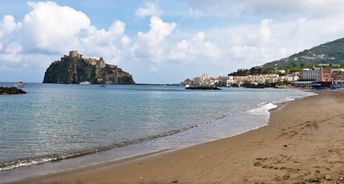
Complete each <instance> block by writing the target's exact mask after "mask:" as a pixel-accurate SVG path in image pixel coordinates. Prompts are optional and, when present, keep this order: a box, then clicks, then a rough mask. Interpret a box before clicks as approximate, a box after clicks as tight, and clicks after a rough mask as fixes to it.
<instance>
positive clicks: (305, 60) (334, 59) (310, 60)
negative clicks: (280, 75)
mask: <svg viewBox="0 0 344 184" xmlns="http://www.w3.org/2000/svg"><path fill="white" fill-rule="evenodd" d="M318 64H340V65H343V64H344V38H341V39H338V40H335V41H332V42H327V43H325V44H321V45H319V46H316V47H313V48H311V49H308V50H304V51H302V52H299V53H296V54H293V55H291V56H289V57H287V58H283V59H280V60H277V61H273V62H270V63H266V64H264V65H263V68H264V70H268V69H273V68H278V69H286V68H292V67H304V66H313V65H318Z"/></svg>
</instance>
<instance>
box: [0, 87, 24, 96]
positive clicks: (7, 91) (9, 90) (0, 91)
mask: <svg viewBox="0 0 344 184" xmlns="http://www.w3.org/2000/svg"><path fill="white" fill-rule="evenodd" d="M25 93H26V92H25V91H24V90H22V89H19V88H16V87H0V95H15V94H25Z"/></svg>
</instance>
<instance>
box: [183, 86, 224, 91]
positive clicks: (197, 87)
mask: <svg viewBox="0 0 344 184" xmlns="http://www.w3.org/2000/svg"><path fill="white" fill-rule="evenodd" d="M185 89H191V90H221V88H218V87H217V86H190V85H186V86H185Z"/></svg>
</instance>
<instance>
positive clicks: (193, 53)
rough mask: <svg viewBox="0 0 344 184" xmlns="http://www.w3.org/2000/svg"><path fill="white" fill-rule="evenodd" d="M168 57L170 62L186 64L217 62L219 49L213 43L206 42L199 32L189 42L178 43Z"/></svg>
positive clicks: (202, 34)
mask: <svg viewBox="0 0 344 184" xmlns="http://www.w3.org/2000/svg"><path fill="white" fill-rule="evenodd" d="M169 57H170V59H171V60H175V61H179V62H186V63H188V62H200V61H204V60H206V61H207V62H209V61H217V60H218V59H219V58H220V49H219V48H218V47H217V46H216V45H215V44H214V43H211V42H209V41H206V40H205V34H204V33H203V32H199V33H197V34H196V35H194V36H193V37H192V38H191V39H190V40H182V41H180V42H178V43H177V44H176V46H175V48H173V50H172V51H171V52H170V54H169Z"/></svg>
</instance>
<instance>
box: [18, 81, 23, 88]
mask: <svg viewBox="0 0 344 184" xmlns="http://www.w3.org/2000/svg"><path fill="white" fill-rule="evenodd" d="M24 85H25V83H24V82H22V81H19V82H17V83H16V86H17V87H23V86H24Z"/></svg>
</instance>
